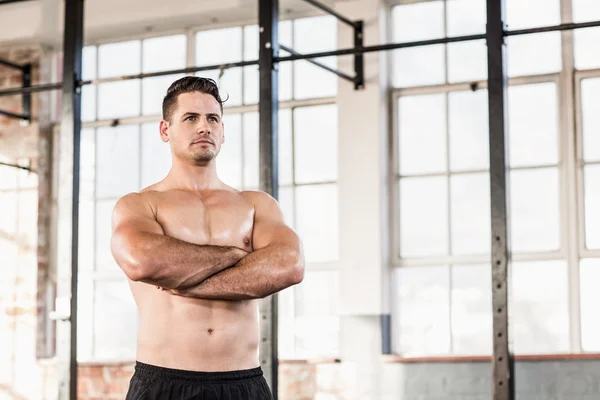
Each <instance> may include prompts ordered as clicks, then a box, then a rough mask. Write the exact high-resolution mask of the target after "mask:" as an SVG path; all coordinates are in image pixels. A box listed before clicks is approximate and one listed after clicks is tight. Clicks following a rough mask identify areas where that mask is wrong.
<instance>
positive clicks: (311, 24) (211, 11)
mask: <svg viewBox="0 0 600 400" xmlns="http://www.w3.org/2000/svg"><path fill="white" fill-rule="evenodd" d="M257 2H258V0H221V1H218V2H215V1H191V0H172V1H169V2H166V1H160V0H130V1H127V2H123V1H115V0H103V1H100V0H87V1H86V2H85V47H84V53H83V77H82V79H84V80H92V79H96V78H100V79H101V78H109V77H117V76H122V75H134V74H139V73H147V72H156V71H163V70H171V69H181V68H185V67H192V66H203V65H215V64H226V63H230V62H237V61H241V60H255V59H257V58H258V47H259V45H258V43H259V42H258V25H257V18H258V15H257V11H258V6H257ZM324 3H325V4H328V5H329V6H330V7H332V8H333V9H335V10H336V11H338V12H339V13H341V14H343V15H345V16H347V17H348V18H350V19H353V20H355V19H362V20H364V24H365V25H364V42H365V45H377V44H382V43H393V42H410V41H417V40H428V39H436V38H440V37H453V36H460V35H470V34H481V33H485V32H486V1H485V0H445V1H443V0H428V1H419V0H396V1H392V0H390V1H384V0H337V1H324ZM506 7H507V8H506V15H507V18H506V24H507V27H508V28H509V29H511V30H512V29H523V28H535V27H541V26H552V25H558V24H561V23H570V22H586V21H596V20H600V2H598V1H596V0H527V1H523V0H506ZM63 8H64V7H63V2H62V1H59V0H36V1H26V2H19V3H14V4H2V5H1V6H0V59H2V60H8V61H10V62H12V63H15V64H18V65H25V64H31V65H32V72H31V80H32V84H40V83H50V82H59V81H60V80H61V76H62V75H61V74H62V71H61V68H62V62H61V49H62V36H61V35H62V23H63V13H64V10H63ZM280 18H281V23H280V25H279V32H280V43H281V44H283V45H285V46H287V47H290V48H293V49H294V50H296V51H298V52H302V53H310V52H318V51H328V50H334V49H339V48H350V47H352V46H353V38H352V30H351V29H350V28H349V27H347V26H346V25H345V24H343V23H340V21H338V20H337V19H336V18H334V17H333V16H331V15H328V14H327V13H324V12H322V11H320V10H318V9H316V8H315V7H312V6H311V5H310V4H307V3H305V2H303V1H300V0H280ZM599 41H600V28H595V27H594V28H586V29H579V30H574V31H571V30H564V31H560V32H559V31H553V32H542V33H535V34H531V35H523V36H515V37H508V38H506V45H507V73H508V77H509V86H508V90H507V96H508V97H507V99H508V101H507V143H508V149H509V167H510V173H509V182H510V184H509V186H508V189H509V195H508V200H509V207H510V213H509V217H510V218H509V225H510V238H511V241H510V247H511V252H512V254H511V257H512V263H511V264H510V281H509V283H510V289H509V294H510V301H509V317H510V325H509V326H510V335H509V336H510V343H511V347H512V351H513V353H514V355H515V359H516V362H515V375H514V379H515V384H516V394H517V398H518V399H527V400H533V399H544V400H549V399H586V400H591V399H598V398H600V383H599V382H600V340H599V337H600V324H599V323H598V319H597V317H594V315H595V314H594V309H596V307H595V305H596V304H598V303H599V302H600V294H599V292H598V290H597V288H596V282H598V279H599V278H600V222H598V221H599V220H600V190H599V189H598V185H597V182H599V181H600V167H599V164H600V150H599V149H600V117H599V116H598V115H599V114H598V112H597V111H594V110H595V108H594V107H595V106H596V104H597V103H598V101H600V51H599V50H598V46H597V43H598V42H599ZM281 54H283V55H285V54H286V52H284V51H282V52H281ZM364 57H365V88H364V89H362V90H355V88H354V85H353V84H352V83H349V82H347V81H345V80H343V79H339V78H338V77H337V76H335V75H334V74H332V73H330V72H328V71H325V70H323V69H321V68H319V67H317V66H315V65H311V64H310V63H308V62H307V61H293V62H287V63H281V64H280V66H279V79H280V83H279V86H280V87H279V99H280V112H279V125H280V126H279V137H280V146H279V163H280V180H279V185H280V192H279V199H280V203H281V206H282V207H283V210H284V212H285V216H286V219H287V221H288V222H289V223H290V224H291V225H292V226H293V227H294V228H295V229H296V230H297V231H298V232H299V234H300V235H301V237H302V239H303V241H304V245H305V250H306V257H307V272H306V276H305V280H304V282H303V283H302V284H300V285H298V286H296V287H294V288H292V289H289V290H286V291H284V292H282V293H281V294H280V296H279V338H278V339H279V340H278V348H279V364H280V365H279V388H278V394H279V398H280V399H290V400H292V399H293V400H305V399H315V400H317V399H318V400H334V399H335V400H342V399H357V400H358V399H360V400H369V399H390V400H391V399H401V400H416V399H426V400H429V399H432V400H433V399H442V398H443V399H450V400H458V399H470V400H475V399H477V400H479V399H481V400H483V399H491V398H492V388H493V384H492V368H491V356H492V342H493V333H492V285H491V263H490V254H491V242H492V241H491V239H490V237H491V236H490V229H491V226H490V224H491V222H490V187H489V186H490V185H489V179H490V177H489V156H490V154H489V148H488V143H489V142H488V130H489V128H488V97H487V90H486V88H487V81H486V79H487V55H486V42H485V40H483V39H482V40H477V41H470V42H462V43H448V44H438V45H431V46H427V47H415V48H406V49H399V50H394V51H389V52H374V53H369V54H365V56H364ZM320 61H321V62H322V63H324V64H326V65H328V66H330V67H332V68H335V69H338V70H341V71H347V72H351V71H353V58H352V56H340V57H328V58H323V59H322V60H320ZM198 75H203V76H210V77H213V78H215V79H216V80H217V81H218V82H219V84H220V86H221V89H222V91H223V92H224V93H226V94H227V95H229V100H228V101H227V103H226V109H225V118H224V121H225V124H226V143H225V145H224V147H223V151H222V154H221V155H220V158H219V171H220V175H221V177H222V179H224V180H225V181H226V182H228V183H229V184H231V185H233V186H235V187H237V188H240V189H244V188H247V189H256V188H258V187H259V178H258V177H259V151H258V149H259V134H258V126H259V125H258V124H259V115H258V105H257V104H258V101H259V89H258V88H259V86H258V69H257V67H256V66H247V67H240V68H227V69H223V70H214V71H208V72H201V73H200V72H199V73H198ZM178 77H179V76H165V77H157V78H149V79H143V80H129V81H122V82H119V81H117V82H109V83H102V84H98V85H87V86H85V87H83V88H82V132H81V165H80V168H81V170H80V172H81V187H80V208H79V210H80V223H79V295H78V299H79V306H78V310H77V316H78V340H77V359H78V374H79V382H78V395H79V396H78V397H79V398H81V399H86V400H88V399H89V400H91V399H122V398H123V397H124V393H125V391H126V388H127V384H128V380H129V378H130V376H131V374H132V372H133V362H134V359H135V347H134V345H135V333H136V311H135V306H134V303H133V301H132V298H131V295H130V294H129V291H128V287H127V284H126V281H125V277H124V275H123V273H122V272H121V271H120V270H119V269H118V267H117V266H116V264H115V262H114V261H113V259H112V257H111V255H110V252H109V248H108V241H109V237H110V223H109V215H110V211H111V208H112V206H113V205H114V203H115V201H116V199H117V198H118V197H119V196H121V195H123V194H125V193H127V192H130V191H136V190H139V189H140V188H142V187H144V186H145V185H148V184H149V183H151V182H154V181H155V180H158V179H160V178H161V177H163V176H164V175H165V173H166V172H167V171H168V169H169V153H168V148H167V147H166V145H164V144H163V143H162V142H161V141H160V140H159V138H158V131H157V123H158V121H159V120H160V115H159V114H160V102H161V99H162V96H163V94H164V91H165V90H166V88H167V86H168V85H169V83H170V82H172V81H173V80H174V79H176V78H178ZM21 84H22V71H19V70H17V69H14V68H10V67H8V66H2V65H0V90H2V89H6V88H12V87H18V86H20V85H21ZM31 99H32V105H31V110H32V114H33V117H34V118H33V120H32V121H31V122H29V123H28V122H25V121H19V120H18V119H16V118H12V117H7V116H0V157H1V160H0V161H2V162H3V163H5V164H11V165H12V166H8V165H0V210H1V211H0V260H1V262H0V399H1V400H5V399H6V400H8V399H10V400H17V399H19V400H20V399H34V400H36V399H57V398H58V381H59V372H58V370H57V363H56V356H57V354H56V347H57V346H56V342H57V330H56V321H55V318H53V316H56V313H54V314H53V311H56V310H55V309H56V307H57V304H56V300H55V298H56V286H57V282H58V280H60V279H61V270H62V269H64V268H66V269H68V268H69V265H68V264H69V261H66V262H65V260H68V259H69V258H68V257H69V255H70V253H71V249H70V242H69V240H70V238H69V235H68V231H69V228H70V226H69V221H70V219H69V218H70V216H71V210H70V208H69V207H70V204H71V203H70V202H71V199H70V191H69V190H70V189H69V180H70V174H71V170H70V167H69V160H70V151H71V150H72V149H71V148H69V146H70V142H69V140H68V138H65V137H64V136H63V135H61V133H60V132H61V131H60V119H61V118H60V115H61V104H60V102H61V96H60V91H48V92H43V93H36V94H33V95H32V96H31ZM22 107H23V103H22V97H21V95H16V96H3V97H0V110H3V111H9V112H12V113H16V114H18V113H21V112H22V111H23V109H22ZM16 166H20V167H21V168H17V167H16ZM594 182H596V184H594ZM65 232H66V233H65ZM65 264H67V265H65ZM58 318H60V315H59V316H58Z"/></svg>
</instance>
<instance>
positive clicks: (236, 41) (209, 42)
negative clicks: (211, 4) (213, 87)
mask: <svg viewBox="0 0 600 400" xmlns="http://www.w3.org/2000/svg"><path fill="white" fill-rule="evenodd" d="M241 59H242V28H241V27H234V28H225V29H215V30H209V31H200V32H198V33H196V65H199V66H201V65H214V64H225V63H232V62H238V61H240V60H241Z"/></svg>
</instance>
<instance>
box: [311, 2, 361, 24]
mask: <svg viewBox="0 0 600 400" xmlns="http://www.w3.org/2000/svg"><path fill="white" fill-rule="evenodd" d="M304 1H305V2H307V3H309V4H312V5H313V6H315V7H317V8H320V9H321V10H323V11H325V12H326V13H328V14H331V15H333V16H334V17H336V18H337V19H339V20H340V21H342V22H343V23H345V24H348V25H350V26H354V25H355V24H356V22H354V21H351V20H350V19H348V18H346V17H344V16H343V15H342V14H340V13H338V12H337V11H335V10H334V9H333V8H330V7H328V6H326V5H325V4H323V3H321V2H319V1H316V0H304Z"/></svg>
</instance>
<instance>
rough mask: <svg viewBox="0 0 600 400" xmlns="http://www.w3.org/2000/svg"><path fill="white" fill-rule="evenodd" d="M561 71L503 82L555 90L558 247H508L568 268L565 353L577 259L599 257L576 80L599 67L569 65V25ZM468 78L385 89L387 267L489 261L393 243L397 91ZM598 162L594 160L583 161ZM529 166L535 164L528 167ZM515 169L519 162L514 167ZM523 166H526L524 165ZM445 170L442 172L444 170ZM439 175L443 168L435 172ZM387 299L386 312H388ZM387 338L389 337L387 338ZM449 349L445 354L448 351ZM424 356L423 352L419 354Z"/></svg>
mask: <svg viewBox="0 0 600 400" xmlns="http://www.w3.org/2000/svg"><path fill="white" fill-rule="evenodd" d="M423 1H427V0H392V6H394V5H401V4H412V3H420V2H423ZM561 22H562V23H568V22H572V2H571V0H561ZM560 44H561V59H562V61H561V62H562V65H561V71H559V72H556V73H550V74H540V75H532V76H521V77H514V78H509V80H508V84H509V86H513V85H524V84H534V83H543V82H554V83H555V84H556V90H557V95H558V103H557V106H558V121H557V124H558V133H559V135H558V136H559V137H558V140H559V162H558V172H559V185H560V186H559V195H560V207H559V212H560V216H559V218H560V231H561V233H560V248H559V250H558V251H553V252H538V253H514V254H512V255H511V261H514V262H519V261H546V260H548V261H549V260H563V261H566V262H567V268H568V279H569V282H568V290H569V300H568V301H569V305H568V310H569V335H570V339H569V344H570V346H569V347H570V349H569V350H570V353H571V354H581V353H585V352H584V351H583V349H582V346H581V315H580V313H581V304H580V303H581V300H580V295H581V293H580V290H579V287H580V285H579V280H580V275H579V263H580V260H581V259H584V258H600V249H592V250H589V249H586V248H585V215H584V196H583V190H584V186H583V184H584V181H583V166H584V162H583V154H582V150H583V148H582V138H583V132H582V110H581V81H582V80H583V79H589V78H600V68H597V69H591V70H581V71H578V70H575V67H574V64H575V62H574V58H575V54H574V35H573V32H572V31H563V32H562V33H561V43H560ZM474 83H476V84H477V85H478V87H479V88H481V89H485V88H487V80H484V81H478V82H474ZM471 84H472V83H471V82H464V83H453V84H439V85H429V86H419V87H408V88H394V89H392V90H390V96H391V99H390V103H391V104H392V105H393V109H392V112H391V113H390V115H391V118H392V121H391V127H392V134H391V135H390V147H391V150H390V159H391V167H390V172H391V173H390V182H389V184H390V188H391V195H390V196H391V200H390V204H391V208H390V216H391V218H393V221H392V223H391V225H390V226H391V232H390V233H391V240H392V245H391V246H390V250H391V254H390V260H392V268H393V269H395V268H402V267H405V266H429V265H450V266H451V265H453V264H479V263H482V262H483V263H489V262H490V258H489V257H490V256H489V255H482V256H479V255H474V256H442V257H423V258H414V259H403V258H401V257H400V251H399V250H400V248H399V232H400V225H399V201H400V199H399V193H398V189H399V188H398V182H399V174H398V160H399V156H398V148H397V146H398V114H397V103H398V99H399V98H400V97H401V96H412V95H423V94H434V93H449V92H453V91H464V90H470V89H471ZM588 164H600V162H599V163H585V165H588ZM534 168H535V167H534ZM519 169H521V168H519ZM527 169H529V168H527ZM447 174H448V172H447ZM436 175H440V176H441V175H443V174H436ZM394 308H395V307H394V305H393V304H392V315H393V314H394ZM392 340H393V339H392ZM453 355H454V354H450V356H453ZM427 357H428V356H427V355H425V358H427Z"/></svg>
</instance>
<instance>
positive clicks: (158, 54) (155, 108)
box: [142, 35, 187, 115]
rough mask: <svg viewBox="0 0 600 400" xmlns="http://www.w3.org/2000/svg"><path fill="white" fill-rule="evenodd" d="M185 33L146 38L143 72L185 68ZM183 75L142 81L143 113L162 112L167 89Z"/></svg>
mask: <svg viewBox="0 0 600 400" xmlns="http://www.w3.org/2000/svg"><path fill="white" fill-rule="evenodd" d="M186 55H187V49H186V37H185V35H174V36H163V37H157V38H152V39H146V40H144V42H143V47H142V56H143V63H142V72H144V73H146V72H156V71H168V70H172V69H181V68H185V63H186ZM182 76H183V75H170V76H161V77H156V78H149V79H144V80H143V81H142V90H143V96H142V113H143V115H152V114H160V113H161V109H162V107H161V106H162V99H163V97H164V96H165V94H166V93H167V89H168V88H169V86H170V85H171V83H173V82H174V81H175V80H177V79H179V78H181V77H182Z"/></svg>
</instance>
